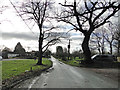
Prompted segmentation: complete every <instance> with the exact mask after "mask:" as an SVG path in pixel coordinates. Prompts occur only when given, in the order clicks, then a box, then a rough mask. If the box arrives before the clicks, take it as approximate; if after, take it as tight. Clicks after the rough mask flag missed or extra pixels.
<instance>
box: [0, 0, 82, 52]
mask: <svg viewBox="0 0 120 90" xmlns="http://www.w3.org/2000/svg"><path fill="white" fill-rule="evenodd" d="M11 1H12V2H13V4H15V5H16V4H19V3H18V2H23V1H26V0H11ZM55 1H56V3H59V2H61V3H62V2H64V0H55ZM67 1H71V0H67ZM79 1H83V0H79ZM2 6H5V9H3V10H4V11H3V12H2V13H1V12H0V49H3V48H4V47H8V48H10V49H11V50H14V47H15V45H16V44H17V43H18V42H20V43H21V44H22V46H23V47H24V48H25V49H26V51H28V50H29V51H32V50H38V36H39V29H38V28H37V26H36V25H35V26H34V27H33V28H32V25H31V23H30V22H27V21H26V23H27V25H29V26H30V28H32V31H31V30H30V29H29V28H28V27H27V25H26V24H25V23H24V22H23V20H22V19H21V18H20V17H19V16H18V14H17V12H16V11H15V9H14V8H13V6H12V5H11V3H10V2H9V0H0V7H2ZM6 6H7V7H6ZM56 6H58V5H56ZM52 23H53V24H54V25H57V23H56V22H52ZM59 25H61V29H60V30H59V31H57V32H67V31H68V30H69V28H70V26H68V27H66V25H65V24H64V23H60V24H59ZM54 32H55V30H54ZM69 33H70V35H71V37H70V38H71V39H72V40H71V52H72V51H74V50H79V49H81V45H80V44H81V43H82V40H83V35H82V34H81V33H80V32H76V31H71V32H69ZM61 41H62V42H61V43H59V44H56V45H54V46H52V47H50V50H51V51H53V52H55V51H56V46H63V48H64V47H66V48H67V45H68V40H67V39H62V40H61Z"/></svg>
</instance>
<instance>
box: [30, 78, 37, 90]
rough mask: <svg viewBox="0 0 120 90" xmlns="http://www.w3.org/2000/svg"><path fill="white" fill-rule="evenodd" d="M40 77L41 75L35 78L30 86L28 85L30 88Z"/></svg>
mask: <svg viewBox="0 0 120 90" xmlns="http://www.w3.org/2000/svg"><path fill="white" fill-rule="evenodd" d="M38 79H39V77H37V78H36V79H34V80H33V81H32V83H31V84H30V85H29V87H28V90H30V89H31V88H32V86H33V85H34V84H35V82H36V81H37V80H38Z"/></svg>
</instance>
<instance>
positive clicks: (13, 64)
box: [2, 59, 52, 80]
mask: <svg viewBox="0 0 120 90" xmlns="http://www.w3.org/2000/svg"><path fill="white" fill-rule="evenodd" d="M36 63H37V60H34V59H30V60H13V61H2V79H3V80H5V79H9V78H11V77H14V76H17V75H19V74H22V73H24V72H25V71H26V70H27V71H30V68H31V67H32V70H37V69H39V70H43V69H45V68H48V67H49V66H51V65H52V62H51V61H50V60H43V62H42V63H43V64H44V65H36Z"/></svg>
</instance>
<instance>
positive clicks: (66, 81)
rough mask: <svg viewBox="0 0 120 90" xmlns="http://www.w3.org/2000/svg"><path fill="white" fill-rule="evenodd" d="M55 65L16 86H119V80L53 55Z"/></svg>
mask: <svg viewBox="0 0 120 90" xmlns="http://www.w3.org/2000/svg"><path fill="white" fill-rule="evenodd" d="M51 60H52V61H53V67H52V68H50V69H49V70H48V71H46V72H44V73H42V74H41V75H40V76H37V77H35V78H31V79H28V80H26V81H24V82H22V83H21V84H19V85H17V86H16V87H15V88H27V89H28V90H30V89H31V88H118V82H117V81H114V80H112V79H110V78H107V77H104V76H102V75H99V74H97V73H94V72H92V71H89V70H87V69H85V68H78V67H73V66H69V65H66V64H64V63H62V62H59V61H58V60H56V59H55V58H54V57H51Z"/></svg>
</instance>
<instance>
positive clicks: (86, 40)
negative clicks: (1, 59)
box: [82, 34, 93, 64]
mask: <svg viewBox="0 0 120 90" xmlns="http://www.w3.org/2000/svg"><path fill="white" fill-rule="evenodd" d="M89 40H90V35H88V34H86V35H85V37H84V40H83V43H82V49H83V54H84V59H85V63H86V64H90V63H93V61H92V59H91V51H90V49H89Z"/></svg>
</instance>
